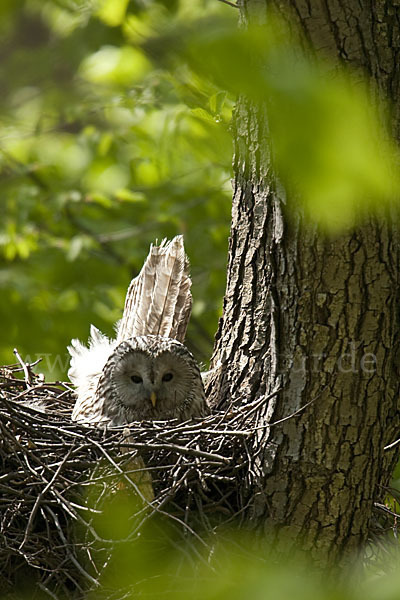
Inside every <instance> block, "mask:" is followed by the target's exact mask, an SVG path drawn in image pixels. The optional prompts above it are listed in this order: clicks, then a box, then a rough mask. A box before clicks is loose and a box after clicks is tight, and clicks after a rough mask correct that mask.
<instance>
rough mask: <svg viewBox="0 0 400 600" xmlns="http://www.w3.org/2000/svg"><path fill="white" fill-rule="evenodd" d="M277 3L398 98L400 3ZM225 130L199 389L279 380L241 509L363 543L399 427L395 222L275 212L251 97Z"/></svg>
mask: <svg viewBox="0 0 400 600" xmlns="http://www.w3.org/2000/svg"><path fill="white" fill-rule="evenodd" d="M271 4H273V3H271V2H269V1H268V0H247V1H245V2H244V6H243V7H242V18H243V19H244V21H245V23H247V22H249V20H250V21H251V19H252V18H257V19H258V20H260V19H261V20H262V19H267V18H268V7H269V6H270V5H271ZM276 5H277V6H275V8H278V9H280V11H281V14H282V16H284V18H286V19H287V18H291V19H294V20H295V21H296V22H297V24H298V25H299V27H300V29H301V30H302V31H303V33H304V34H305V35H304V40H305V43H306V44H308V45H310V46H311V47H312V48H313V50H314V51H318V49H320V48H323V52H324V53H325V54H326V53H327V52H330V54H331V57H333V58H334V59H335V60H339V61H343V62H346V63H349V64H350V65H352V66H354V67H356V68H358V69H360V68H361V69H362V70H363V71H364V73H365V74H366V76H367V77H369V78H370V80H371V83H373V85H374V88H375V89H376V87H377V88H378V90H379V91H380V93H381V94H382V95H384V96H386V98H389V100H390V99H392V98H395V99H396V100H397V98H399V97H400V95H399V86H400V65H399V64H398V61H397V58H396V57H397V56H398V51H399V50H400V35H399V33H400V32H399V23H400V4H398V3H397V2H393V1H392V2H386V1H384V0H377V1H376V2H373V3H371V2H370V1H368V0H360V1H359V2H354V1H353V0H315V1H314V0H313V2H306V1H304V0H291V1H287V2H283V3H282V2H276ZM395 5H397V6H395ZM371 89H372V86H371ZM399 107H400V103H399V102H398V101H397V103H396V104H395V107H394V110H393V114H392V123H391V125H392V132H393V135H394V136H395V137H396V138H398V137H399V131H400V129H399V122H400V118H399ZM234 137H235V156H234V172H235V183H234V195H233V212H232V229H231V238H230V249H229V265H228V279H227V288H226V295H225V301H224V314H223V318H222V319H221V322H220V326H219V330H218V333H217V337H216V345H215V352H214V364H216V362H217V361H218V360H221V361H222V364H223V366H222V368H220V369H219V370H217V373H218V376H217V378H216V380H214V381H213V382H212V384H211V397H212V399H213V400H214V402H215V403H216V404H218V405H219V406H220V407H224V406H226V405H227V403H228V402H233V403H236V404H237V403H245V402H250V401H253V400H254V399H256V398H262V397H263V396H268V395H269V394H271V392H273V391H275V390H277V389H281V391H280V392H279V393H278V394H277V395H276V396H275V397H273V398H272V399H271V400H270V401H269V402H268V403H266V404H264V405H263V406H262V408H261V409H260V411H259V414H258V425H259V426H260V428H259V429H258V430H257V434H256V436H255V438H254V442H253V443H254V446H253V449H252V451H253V456H254V464H253V470H252V471H253V472H252V474H251V475H250V474H249V481H248V482H247V484H250V485H251V486H252V489H253V491H254V489H255V490H256V493H255V495H254V501H253V503H252V506H251V512H250V514H249V519H250V520H251V521H252V522H253V523H256V524H257V526H259V527H261V528H263V530H265V531H268V532H269V533H270V534H272V536H273V538H275V539H276V540H277V541H278V542H281V541H282V540H284V541H285V544H287V543H288V541H289V543H291V542H293V543H296V544H298V543H301V545H302V547H303V549H305V550H307V551H308V552H309V553H310V554H311V556H313V557H314V559H315V560H317V561H318V562H320V563H321V564H329V563H330V562H333V561H337V560H343V559H344V558H345V557H347V556H349V555H350V554H352V553H354V551H355V550H357V549H359V548H360V547H361V546H362V544H363V543H364V542H366V540H367V538H368V534H369V528H370V524H371V518H372V512H373V503H374V500H377V499H378V498H379V497H382V495H383V487H384V486H386V485H387V484H388V482H389V480H390V474H391V472H392V469H393V467H394V464H395V461H396V459H397V447H395V448H394V449H393V450H390V451H385V450H384V447H385V445H388V444H389V443H390V442H392V441H393V440H395V439H396V436H398V432H399V411H398V397H399V374H398V356H399V350H400V346H399V344H400V336H399V307H398V305H397V303H396V300H397V292H398V277H399V275H398V273H399V239H398V237H399V236H398V232H397V227H396V226H393V225H391V224H390V223H389V221H387V222H384V221H383V220H380V221H379V222H377V221H374V220H373V219H372V218H371V219H370V221H369V222H367V223H364V224H363V225H362V226H359V227H358V228H356V229H355V230H354V231H351V232H350V233H345V234H342V235H341V236H339V237H334V238H332V237H330V238H328V237H324V236H323V235H321V234H320V233H319V232H318V230H317V228H316V227H314V226H312V225H311V224H307V223H306V222H305V221H304V220H303V219H302V217H301V214H300V211H299V214H297V215H295V216H293V215H292V218H291V219H287V217H286V215H285V212H284V202H285V197H284V191H283V190H282V187H281V186H280V185H279V184H278V183H277V180H276V178H275V177H274V174H273V172H272V167H271V161H270V148H269V142H268V125H267V115H266V114H265V109H264V108H262V107H255V106H254V105H253V104H252V103H251V102H250V101H247V100H246V99H242V100H240V101H239V102H238V106H237V110H236V117H235V124H234ZM377 151H379V150H378V149H377ZM310 401H311V403H310ZM308 403H310V404H308ZM307 404H308V405H307ZM302 407H303V410H301V411H300V412H299V413H298V414H297V415H296V416H294V417H292V418H290V419H287V420H285V421H283V422H282V423H280V424H277V425H274V426H271V427H268V426H267V425H268V424H270V423H273V422H275V421H277V420H279V419H282V418H283V417H285V416H288V415H291V414H292V413H295V412H296V411H298V410H299V409H301V408H302Z"/></svg>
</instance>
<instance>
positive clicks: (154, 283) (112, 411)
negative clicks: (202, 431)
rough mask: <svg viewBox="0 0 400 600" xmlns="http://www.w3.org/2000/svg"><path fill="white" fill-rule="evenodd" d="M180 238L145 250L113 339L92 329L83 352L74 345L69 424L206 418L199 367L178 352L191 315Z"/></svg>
mask: <svg viewBox="0 0 400 600" xmlns="http://www.w3.org/2000/svg"><path fill="white" fill-rule="evenodd" d="M190 285H191V281H190V277H189V274H188V261H187V258H186V256H185V252H184V248H183V239H182V236H177V237H176V238H174V239H173V240H172V241H171V242H169V243H166V242H165V241H164V242H162V244H161V245H160V246H158V247H157V246H155V247H153V246H152V247H151V248H150V253H149V256H148V257H147V260H146V262H145V264H144V266H143V268H142V271H141V272H140V274H139V275H138V277H136V279H134V280H133V281H132V282H131V284H130V286H129V288H128V293H127V297H126V301H125V309H124V314H123V317H122V319H121V321H120V323H119V324H118V326H117V337H116V339H115V340H110V339H108V338H107V337H106V336H104V335H103V334H102V333H101V332H100V331H99V330H98V329H96V328H95V327H94V326H91V334H90V338H89V344H88V347H86V346H84V345H83V344H82V343H81V342H79V340H76V339H75V340H72V342H71V346H69V348H68V350H69V352H70V354H71V367H70V370H69V373H68V374H69V377H70V379H71V381H72V382H73V383H74V384H75V385H76V390H77V396H78V397H77V401H76V404H75V407H74V410H73V413H72V419H73V420H75V421H81V422H86V423H109V424H112V425H123V424H125V423H129V422H131V421H138V420H166V419H179V420H180V421H184V420H187V419H190V418H192V417H196V416H199V417H201V416H204V415H206V414H208V412H209V408H208V405H207V402H206V399H205V394H204V387H203V383H202V379H201V374H200V370H199V367H198V365H197V363H196V361H195V359H194V358H193V356H192V354H191V353H190V352H189V350H188V349H187V348H186V347H185V346H184V345H183V343H182V341H183V339H184V336H185V332H186V327H187V322H188V320H189V317H190V312H191V294H190Z"/></svg>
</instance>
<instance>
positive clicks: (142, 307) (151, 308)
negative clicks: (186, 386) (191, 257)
mask: <svg viewBox="0 0 400 600" xmlns="http://www.w3.org/2000/svg"><path fill="white" fill-rule="evenodd" d="M191 284H192V282H191V279H190V276H189V261H188V259H187V257H186V255H185V249H184V246H183V236H181V235H177V236H176V237H174V239H173V240H171V241H170V242H167V241H166V240H163V241H162V242H161V244H160V246H153V245H152V246H151V247H150V252H149V255H148V257H147V259H146V261H145V263H144V265H143V267H142V270H141V271H140V273H139V275H138V276H137V277H135V279H133V280H132V281H131V283H130V285H129V288H128V292H127V295H126V300H125V308H124V313H123V316H122V319H121V321H120V323H119V326H118V330H117V342H118V343H120V342H122V341H124V340H127V339H129V338H131V337H138V336H141V335H160V336H163V337H167V338H173V339H177V340H178V341H180V342H183V341H184V338H185V334H186V329H187V325H188V322H189V318H190V313H191V308H192V295H191V292H190V287H191Z"/></svg>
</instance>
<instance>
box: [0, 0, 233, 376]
mask: <svg viewBox="0 0 400 600" xmlns="http://www.w3.org/2000/svg"><path fill="white" fill-rule="evenodd" d="M227 8H228V7H226V6H224V5H222V4H221V3H219V2H216V1H215V0H191V1H190V2H179V1H178V0H177V1H165V2H151V1H150V2H149V1H146V0H143V1H137V2H128V0H99V1H86V0H85V1H83V0H57V1H56V0H53V1H48V0H10V1H8V0H2V2H1V4H0V40H1V44H0V56H1V64H0V89H1V93H0V169H1V171H0V186H1V195H0V203H1V221H0V268H1V272H0V314H1V330H2V335H1V341H0V364H9V363H12V362H15V359H14V356H13V354H12V349H13V347H14V346H16V347H18V349H19V351H20V354H21V355H22V356H23V357H25V358H27V359H28V360H29V358H31V359H32V360H34V359H35V358H36V357H37V356H43V357H44V360H43V362H42V365H41V366H40V367H39V368H38V370H42V371H43V372H45V373H46V375H47V376H48V377H50V378H51V379H55V378H59V377H65V376H66V367H67V355H66V354H65V352H66V350H65V349H66V346H67V344H68V342H69V341H70V340H71V337H79V338H81V339H83V340H85V339H87V337H88V333H89V324H90V323H94V324H95V325H96V326H97V327H99V328H100V329H101V330H102V331H104V332H105V333H107V334H110V335H111V334H112V331H113V324H114V323H115V322H116V321H117V320H118V319H119V318H120V317H121V311H122V308H123V302H124V295H125V292H126V289H127V286H128V284H129V281H130V279H131V278H132V276H134V275H136V274H137V273H138V271H139V270H140V267H141V265H142V263H143V260H144V258H145V257H146V255H147V252H148V248H149V244H150V243H151V242H154V241H155V240H157V239H158V240H159V241H160V240H161V239H162V238H163V237H172V236H174V235H175V234H177V233H183V234H184V236H185V244H186V249H187V253H188V255H189V258H190V261H191V266H192V277H193V296H194V307H193V318H192V321H191V325H190V330H189V333H188V345H189V346H190V347H191V349H192V350H193V351H194V352H195V354H196V357H197V359H198V360H200V361H207V359H208V358H209V357H210V353H211V350H212V343H213V336H214V333H215V330H216V327H217V322H218V317H219V315H220V313H221V306H222V297H223V292H224V284H225V275H226V268H225V267H226V255H227V237H228V232H229V219H230V197H231V185H230V178H231V167H230V163H231V154H232V150H231V139H230V133H229V122H230V118H231V110H232V102H231V101H230V100H229V99H228V98H227V94H226V93H224V92H222V91H220V90H219V89H218V88H216V87H215V86H213V85H212V84H211V83H209V82H208V83H207V82H206V81H205V80H200V79H197V80H196V76H195V75H194V74H193V73H192V72H191V71H190V69H189V68H188V67H187V66H186V65H185V63H184V62H183V61H182V62H181V63H179V64H177V65H176V66H175V67H173V68H170V67H168V68H163V67H162V66H160V64H156V63H152V62H151V59H150V58H149V56H147V55H146V54H145V53H144V52H143V50H142V49H141V45H142V44H143V42H144V41H145V40H146V39H147V38H149V37H151V36H154V35H155V34H156V32H157V35H159V34H160V32H162V31H163V29H164V28H165V27H166V26H167V25H168V26H169V27H170V26H171V25H174V26H178V25H179V23H183V22H184V23H185V24H187V23H189V22H191V21H193V20H195V19H197V18H199V17H201V16H202V15H204V14H205V13H207V14H208V15H212V14H214V13H215V14H216V15H217V13H221V12H226V9H227Z"/></svg>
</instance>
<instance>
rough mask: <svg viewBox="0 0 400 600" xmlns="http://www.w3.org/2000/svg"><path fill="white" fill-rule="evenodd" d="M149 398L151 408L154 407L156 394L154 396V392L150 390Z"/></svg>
mask: <svg viewBox="0 0 400 600" xmlns="http://www.w3.org/2000/svg"><path fill="white" fill-rule="evenodd" d="M150 400H151V403H152V405H153V408H155V407H156V402H157V396H156V394H155V392H151V394H150Z"/></svg>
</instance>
